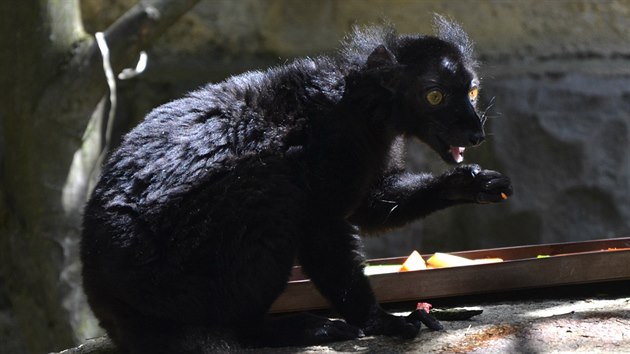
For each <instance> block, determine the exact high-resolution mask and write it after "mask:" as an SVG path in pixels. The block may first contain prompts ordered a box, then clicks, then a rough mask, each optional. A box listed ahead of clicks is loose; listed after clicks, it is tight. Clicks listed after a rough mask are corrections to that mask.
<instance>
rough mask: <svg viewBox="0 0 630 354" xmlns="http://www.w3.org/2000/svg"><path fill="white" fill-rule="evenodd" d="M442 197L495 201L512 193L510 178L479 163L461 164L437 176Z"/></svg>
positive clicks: (481, 202) (486, 201) (484, 201)
mask: <svg viewBox="0 0 630 354" xmlns="http://www.w3.org/2000/svg"><path fill="white" fill-rule="evenodd" d="M439 178H440V179H441V180H442V182H443V185H442V192H443V197H444V198H446V199H448V200H463V201H468V202H473V203H480V204H485V203H497V202H501V201H503V200H505V199H507V198H508V197H509V196H510V195H512V184H511V182H510V179H509V178H508V177H506V176H504V175H502V174H501V173H499V172H496V171H492V170H482V169H481V167H479V165H462V166H458V167H457V168H455V169H454V170H452V171H450V172H447V173H445V174H444V175H442V176H440V177H439Z"/></svg>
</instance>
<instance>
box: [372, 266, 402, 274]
mask: <svg viewBox="0 0 630 354" xmlns="http://www.w3.org/2000/svg"><path fill="white" fill-rule="evenodd" d="M400 267H401V265H400V264H379V265H368V266H367V267H365V269H364V270H363V273H364V274H365V275H367V276H370V275H377V274H390V273H398V272H399V271H400Z"/></svg>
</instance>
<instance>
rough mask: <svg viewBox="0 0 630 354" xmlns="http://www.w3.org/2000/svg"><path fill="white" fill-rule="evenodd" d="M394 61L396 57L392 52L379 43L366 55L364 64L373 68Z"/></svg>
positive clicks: (393, 62) (390, 63)
mask: <svg viewBox="0 0 630 354" xmlns="http://www.w3.org/2000/svg"><path fill="white" fill-rule="evenodd" d="M395 63H396V58H395V57H394V54H392V52H390V51H389V49H387V48H385V46H384V45H382V44H381V45H379V46H378V47H376V49H374V51H372V53H371V54H370V55H369V56H368V58H367V63H366V64H367V67H368V69H373V68H378V67H382V66H386V65H392V64H395Z"/></svg>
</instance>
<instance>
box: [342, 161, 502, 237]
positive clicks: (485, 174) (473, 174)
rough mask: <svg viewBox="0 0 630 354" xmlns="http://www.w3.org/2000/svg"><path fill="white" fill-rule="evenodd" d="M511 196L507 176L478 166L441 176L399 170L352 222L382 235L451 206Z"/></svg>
mask: <svg viewBox="0 0 630 354" xmlns="http://www.w3.org/2000/svg"><path fill="white" fill-rule="evenodd" d="M511 194H512V187H511V184H510V180H509V179H508V178H507V177H505V176H503V175H501V174H500V173H498V172H495V171H491V170H482V169H481V168H479V166H477V165H463V166H458V167H456V168H455V169H453V170H451V171H449V172H446V173H444V174H442V175H440V176H437V177H434V176H432V175H430V174H412V173H408V172H404V171H402V170H397V171H391V172H389V173H388V174H387V175H386V176H384V177H383V178H382V179H381V180H380V181H379V183H378V184H377V185H376V186H375V188H374V189H373V190H372V191H371V193H370V195H369V196H368V198H366V200H364V201H363V203H362V204H361V205H360V206H359V207H358V208H357V209H356V210H355V212H354V213H353V215H352V216H351V217H350V219H349V220H350V221H351V222H352V223H354V224H356V225H357V226H359V227H360V228H361V230H362V231H364V232H368V233H369V232H379V231H385V230H388V229H391V228H394V227H399V226H402V225H404V224H406V223H409V222H411V221H413V220H415V219H418V218H420V217H423V216H425V215H427V214H430V213H432V212H434V211H437V210H440V209H444V208H447V207H449V206H453V205H457V204H464V203H495V202H500V201H502V200H504V199H505V198H507V197H508V196H510V195H511Z"/></svg>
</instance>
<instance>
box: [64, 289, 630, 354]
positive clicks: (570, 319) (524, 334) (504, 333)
mask: <svg viewBox="0 0 630 354" xmlns="http://www.w3.org/2000/svg"><path fill="white" fill-rule="evenodd" d="M576 289H577V290H576ZM583 289H584V287H569V288H563V289H549V290H537V291H534V292H529V293H522V292H520V293H516V294H517V295H516V297H514V296H512V298H509V297H507V298H506V297H504V296H502V295H499V296H496V295H495V296H492V297H488V298H486V297H484V296H477V297H475V298H470V299H468V300H466V299H464V300H462V299H454V300H446V301H445V300H436V301H433V303H434V304H436V305H437V306H436V308H449V307H461V305H466V306H472V305H475V306H476V307H480V308H482V309H483V313H482V314H481V315H478V316H475V317H473V318H471V319H470V320H465V321H442V324H443V325H444V328H445V329H444V330H443V331H439V332H434V331H430V330H428V329H426V328H423V329H422V331H421V333H420V335H419V336H418V337H417V338H415V339H414V340H411V341H403V340H400V339H396V338H388V337H382V336H376V337H365V338H361V339H358V340H353V341H346V342H338V343H333V344H330V345H325V346H311V347H303V348H296V347H292V348H280V349H278V348H274V349H268V348H263V349H255V350H253V349H252V350H248V351H246V352H251V353H253V352H256V353H326V352H336V353H445V354H446V353H454V354H460V353H491V354H494V353H496V354H499V353H500V354H503V353H532V354H533V353H602V354H603V353H630V291H629V290H630V283H628V282H626V283H625V284H623V283H621V284H619V283H618V284H614V285H612V286H610V287H606V286H600V285H591V286H588V289H587V291H586V292H584V291H582V290H583ZM572 294H574V295H572ZM541 295H542V296H541ZM558 295H559V296H558ZM549 296H551V297H556V298H555V299H549V298H547V297H549ZM462 301H463V302H462ZM405 307H406V308H410V309H411V308H413V307H414V306H413V304H398V305H396V308H398V309H399V310H400V309H403V308H405ZM397 313H399V314H401V315H404V314H406V312H397ZM60 354H116V351H115V349H113V348H112V346H111V343H109V341H108V340H107V339H106V338H103V337H101V338H97V339H94V340H91V341H88V342H87V343H86V344H85V345H84V346H82V347H78V348H73V349H70V350H66V351H63V352H61V353H60Z"/></svg>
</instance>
